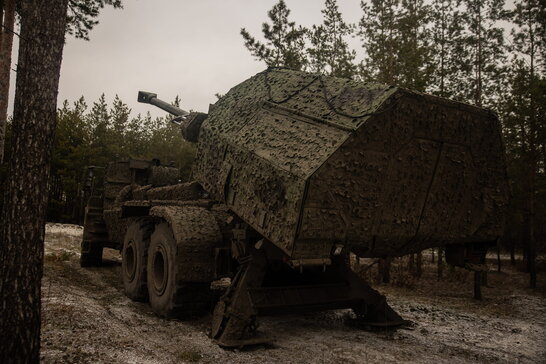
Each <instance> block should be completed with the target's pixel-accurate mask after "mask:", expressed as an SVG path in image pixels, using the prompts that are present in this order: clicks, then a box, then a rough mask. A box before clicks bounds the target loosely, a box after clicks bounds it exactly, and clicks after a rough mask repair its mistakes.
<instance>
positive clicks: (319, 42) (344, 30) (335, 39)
mask: <svg viewBox="0 0 546 364" xmlns="http://www.w3.org/2000/svg"><path fill="white" fill-rule="evenodd" d="M322 14H323V17H324V20H323V23H322V24H321V25H318V26H316V25H313V27H312V29H311V30H310V31H309V39H310V42H311V47H310V48H308V49H307V53H308V54H309V66H310V68H311V70H312V71H314V72H319V73H324V74H328V75H331V76H336V77H346V78H351V77H353V76H354V75H355V73H356V66H355V64H354V60H355V58H356V52H355V51H354V50H351V49H350V48H349V44H348V43H347V40H346V39H347V37H350V36H351V35H353V33H354V26H352V25H350V24H347V23H345V21H344V20H343V17H342V15H341V13H340V11H339V8H338V5H337V1H336V0H326V2H325V4H324V9H323V10H322Z"/></svg>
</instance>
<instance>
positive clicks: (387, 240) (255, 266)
mask: <svg viewBox="0 0 546 364" xmlns="http://www.w3.org/2000/svg"><path fill="white" fill-rule="evenodd" d="M138 101H140V102H144V103H150V104H153V105H156V106H158V107H160V108H163V109H164V110H166V111H168V112H170V113H172V114H173V115H175V118H174V119H173V121H174V122H175V123H178V124H179V125H180V128H181V131H182V134H183V136H184V137H185V138H186V139H187V140H188V141H191V142H196V143H197V154H196V159H195V162H194V166H193V170H192V180H191V182H188V183H176V182H177V181H176V173H175V171H174V169H173V168H170V167H165V166H160V165H157V164H153V163H149V162H142V161H135V160H127V161H123V162H119V163H117V164H116V163H113V164H111V165H110V166H109V168H108V169H107V171H106V177H105V185H104V189H103V192H102V195H101V196H102V197H100V196H99V197H95V198H92V199H91V200H90V202H91V203H90V205H89V207H88V211H89V214H91V215H89V216H88V219H87V220H86V232H85V233H84V242H83V244H82V246H83V251H82V262H83V263H84V264H86V265H92V264H97V263H100V259H101V252H102V247H104V246H110V247H115V248H118V249H120V250H121V251H122V259H123V260H122V276H123V283H124V287H125V292H126V294H127V296H129V297H130V298H132V299H135V300H149V302H150V304H151V307H152V309H153V310H154V311H155V312H156V313H157V314H159V315H161V316H165V317H171V316H175V315H185V314H187V313H189V312H192V311H195V310H196V309H199V308H200V307H202V306H203V305H204V302H205V301H206V300H207V297H208V296H207V292H208V291H209V289H210V285H211V282H213V281H215V280H218V279H220V278H224V277H229V278H231V285H230V287H229V288H228V289H227V291H226V292H225V294H224V295H223V296H222V297H221V298H220V299H219V301H218V302H217V303H216V306H215V308H214V313H213V319H212V330H211V336H212V338H213V339H215V340H216V341H217V342H218V343H219V344H220V345H222V346H241V345H245V344H252V343H256V342H260V341H261V340H262V338H259V337H255V336H254V335H253V333H254V330H255V328H256V317H257V316H258V315H261V314H274V313H283V312H301V311H309V310H325V309H339V308H351V309H353V311H354V313H355V315H356V317H357V319H358V320H359V321H360V322H362V323H363V324H366V325H371V326H374V325H376V326H396V325H400V324H402V323H404V320H403V319H402V318H401V317H400V316H399V315H398V314H397V313H396V312H394V310H392V309H391V307H390V306H389V305H388V304H387V302H386V300H385V298H384V297H383V296H382V295H381V294H379V293H378V292H377V291H375V290H374V289H372V288H371V287H370V286H369V285H368V284H367V283H366V282H365V281H363V280H362V279H361V278H360V277H359V276H358V275H356V274H355V273H354V272H353V271H352V270H351V269H350V267H349V265H348V256H349V254H350V253H354V254H356V255H357V256H359V257H377V258H384V257H393V256H402V255H405V254H409V253H416V252H420V251H422V250H424V249H427V248H431V247H439V246H445V247H446V252H447V257H446V258H447V260H448V262H449V263H451V264H455V265H459V266H465V265H467V264H480V263H483V262H484V259H485V253H486V251H487V247H488V246H490V245H491V244H494V243H495V242H496V240H497V239H498V237H499V236H500V235H501V234H502V231H503V211H504V207H505V205H506V202H507V195H508V186H507V179H506V166H505V158H504V149H503V143H502V140H501V134H500V125H499V121H498V119H497V117H496V115H495V114H494V113H492V112H490V111H488V110H485V109H482V108H478V107H474V106H470V105H467V104H463V103H459V102H453V101H449V100H446V99H443V98H439V97H434V96H430V95H425V94H422V93H417V92H412V91H409V90H406V89H402V88H398V87H389V86H384V85H378V84H370V83H364V82H359V81H353V80H347V79H341V78H334V77H328V76H322V75H316V74H310V73H305V72H300V71H293V70H288V69H282V68H271V69H268V70H266V71H264V72H261V73H259V74H257V75H255V76H254V77H251V78H250V79H248V80H246V81H244V82H243V83H241V84H239V85H237V86H235V87H234V88H232V89H231V90H230V91H229V92H228V93H227V94H226V95H225V96H223V97H221V98H220V99H219V100H218V101H217V102H216V103H215V104H214V105H211V106H210V108H209V111H208V114H204V113H188V112H186V111H183V110H181V109H179V108H177V107H174V106H172V105H169V104H167V103H165V102H163V101H161V100H159V99H158V98H157V96H156V95H155V94H152V93H147V92H140V93H139V95H138ZM96 227H99V230H100V231H99V234H98V235H93V234H92V233H93V229H95V230H96Z"/></svg>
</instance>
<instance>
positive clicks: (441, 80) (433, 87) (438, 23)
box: [429, 0, 465, 98]
mask: <svg viewBox="0 0 546 364" xmlns="http://www.w3.org/2000/svg"><path fill="white" fill-rule="evenodd" d="M459 2H460V0H433V1H432V4H431V9H430V11H431V18H432V26H431V33H432V36H431V38H432V39H431V41H432V44H431V47H432V52H431V54H430V57H429V62H430V63H431V66H430V67H431V70H432V73H431V78H432V79H431V82H430V87H429V91H430V92H432V93H434V94H436V95H438V96H441V97H447V98H452V97H454V94H455V93H456V91H455V90H456V85H457V83H458V82H459V80H460V79H461V78H462V77H463V75H462V72H461V69H460V63H459V62H458V59H460V58H461V55H462V54H463V52H464V51H465V48H464V47H462V46H461V44H462V36H463V30H464V24H463V21H462V15H461V12H460V10H459V8H458V4H459Z"/></svg>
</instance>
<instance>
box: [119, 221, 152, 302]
mask: <svg viewBox="0 0 546 364" xmlns="http://www.w3.org/2000/svg"><path fill="white" fill-rule="evenodd" d="M152 227H153V226H152V223H151V222H149V221H146V220H142V219H139V220H136V221H134V222H133V223H132V224H131V225H130V226H129V228H128V229H127V232H126V233H125V239H124V241H123V249H122V263H121V275H122V278H123V288H124V290H125V295H126V296H127V297H129V298H130V299H132V300H134V301H144V300H146V298H148V290H147V287H146V271H147V269H146V264H147V262H148V247H149V245H150V233H151V230H152Z"/></svg>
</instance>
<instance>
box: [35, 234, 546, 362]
mask: <svg viewBox="0 0 546 364" xmlns="http://www.w3.org/2000/svg"><path fill="white" fill-rule="evenodd" d="M81 231H82V230H81V228H80V227H77V226H73V225H59V224H55V225H48V227H47V233H46V258H45V261H46V263H45V276H44V279H43V283H42V284H43V285H42V290H43V291H42V302H43V324H42V361H43V362H46V363H53V362H58V363H97V362H98V363H184V362H199V363H218V362H221V363H386V362H393V363H400V362H407V363H411V362H419V363H468V362H480V363H487V362H495V363H544V362H546V277H544V275H543V274H542V275H539V280H538V285H539V288H538V289H537V291H535V292H532V291H530V290H528V289H525V288H522V287H524V286H525V284H526V279H527V277H526V275H524V274H523V273H519V272H516V271H515V270H514V269H513V268H512V267H509V266H508V264H506V263H505V264H504V266H503V272H502V273H497V272H490V273H489V285H490V288H484V291H483V293H484V297H485V299H484V300H483V301H480V302H477V301H474V300H472V299H471V291H472V285H471V279H470V277H469V276H465V273H464V272H451V273H449V272H446V278H444V279H443V280H442V281H440V282H438V281H437V280H436V279H435V277H434V267H433V266H432V265H428V266H427V265H425V272H424V276H423V277H422V278H421V279H420V280H419V281H418V282H416V284H415V286H414V287H412V288H407V287H393V286H378V287H376V288H378V289H379V290H380V291H382V293H384V294H385V295H386V296H387V297H388V300H389V303H390V304H391V306H392V307H393V308H394V309H395V310H397V311H398V312H399V313H400V314H401V315H402V316H403V317H404V318H406V319H409V320H411V321H413V322H414V323H415V324H414V326H413V327H411V328H409V329H402V330H398V331H396V332H367V331H362V330H360V329H358V328H356V327H354V326H353V325H351V322H352V321H351V320H350V313H349V312H348V311H336V312H327V313H318V314H308V315H305V316H279V317H266V318H261V319H260V330H261V331H264V332H266V333H268V334H270V335H274V336H275V341H274V342H273V343H272V344H270V345H267V346H263V345H262V346H258V347H254V348H251V349H246V350H234V351H228V350H223V349H220V348H219V347H218V346H216V345H215V344H213V343H212V342H211V341H210V339H209V338H208V337H207V331H208V325H209V321H210V317H203V318H200V319H196V320H194V321H190V322H181V321H174V320H171V321H168V320H163V319H161V318H158V317H156V316H155V315H154V314H153V313H152V312H151V310H150V309H149V307H148V306H147V304H144V303H136V302H132V301H130V300H129V299H128V298H126V297H125V296H124V295H123V291H122V285H121V279H120V278H119V271H120V260H119V256H118V255H117V254H115V252H113V251H109V252H108V253H107V254H106V258H107V259H106V260H105V262H106V265H105V266H104V267H101V268H92V269H83V268H80V267H79V264H78V250H79V243H80V239H81ZM512 287H515V288H512Z"/></svg>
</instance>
